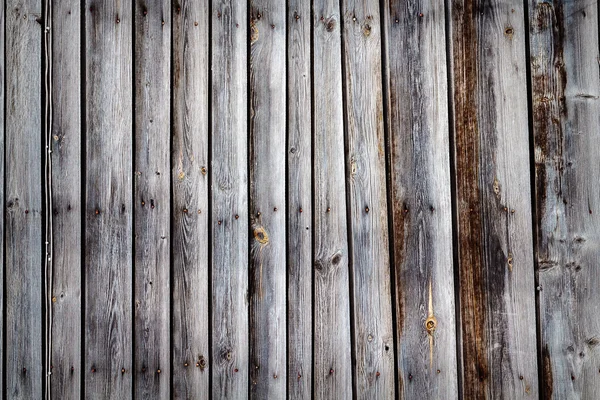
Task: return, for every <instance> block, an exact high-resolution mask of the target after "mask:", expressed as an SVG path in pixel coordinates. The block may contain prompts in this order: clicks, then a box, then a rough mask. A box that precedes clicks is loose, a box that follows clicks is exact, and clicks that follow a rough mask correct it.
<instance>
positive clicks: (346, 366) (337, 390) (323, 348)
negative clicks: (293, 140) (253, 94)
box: [307, 0, 352, 399]
mask: <svg viewBox="0 0 600 400" xmlns="http://www.w3.org/2000/svg"><path fill="white" fill-rule="evenodd" d="M341 60H342V55H341V38H340V9H339V3H338V2H336V1H333V0H315V1H314V2H313V96H314V100H313V101H314V103H313V112H314V117H313V118H314V122H313V124H314V132H313V139H314V144H313V146H314V171H313V185H314V186H313V187H314V209H313V215H314V217H313V219H314V230H315V232H314V255H313V257H314V273H313V277H314V282H313V298H314V305H313V316H314V321H313V332H314V337H313V346H314V348H313V355H314V360H313V385H314V386H313V389H314V396H315V397H316V398H325V399H328V398H341V399H348V398H351V397H352V365H351V339H350V300H349V294H350V289H349V272H348V262H349V253H348V228H347V220H346V185H345V168H344V165H345V159H344V118H343V117H344V116H343V107H342V101H341V99H342V64H341ZM307 226H308V225H307ZM309 227H310V226H309Z"/></svg>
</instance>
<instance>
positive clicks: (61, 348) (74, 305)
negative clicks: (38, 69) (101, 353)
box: [50, 1, 82, 400]
mask: <svg viewBox="0 0 600 400" xmlns="http://www.w3.org/2000/svg"><path fill="white" fill-rule="evenodd" d="M51 29H52V101H53V105H52V107H53V115H52V135H53V138H52V206H53V209H52V214H53V215H52V227H53V231H52V240H53V266H52V270H53V273H54V277H53V287H52V293H51V296H52V354H51V357H52V376H51V386H50V389H51V396H52V398H56V399H73V400H74V399H80V397H81V373H80V371H81V367H82V366H81V341H80V340H73V339H74V338H77V339H78V338H80V337H81V332H82V327H81V284H82V281H81V262H82V232H81V174H82V160H81V145H82V132H81V85H82V82H81V40H82V39H81V5H80V3H79V2H78V1H60V2H55V3H53V6H52V28H51Z"/></svg>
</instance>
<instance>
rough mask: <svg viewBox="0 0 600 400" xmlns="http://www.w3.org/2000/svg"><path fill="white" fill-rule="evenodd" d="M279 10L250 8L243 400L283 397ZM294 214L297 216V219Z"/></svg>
mask: <svg viewBox="0 0 600 400" xmlns="http://www.w3.org/2000/svg"><path fill="white" fill-rule="evenodd" d="M285 13H286V9H285V2H270V1H266V0H251V1H250V45H251V47H250V60H249V67H250V77H249V79H250V88H249V90H250V100H249V101H250V104H249V106H250V120H249V129H250V137H249V143H248V145H249V162H248V163H249V170H248V174H249V179H250V192H249V196H250V197H249V200H250V208H249V209H250V211H249V212H250V230H251V235H252V238H251V239H250V264H249V274H250V286H249V294H248V300H249V303H250V304H249V306H250V321H249V323H250V397H252V398H256V399H263V398H285V395H286V383H287V382H286V379H287V378H286V298H285V293H286V290H285V288H286V286H285V285H286V272H287V270H286V197H285V183H286V174H285V165H286V162H285V159H286V150H285V141H286V106H285V105H286V102H285V98H286V50H285V46H286V17H285ZM298 212H299V211H298Z"/></svg>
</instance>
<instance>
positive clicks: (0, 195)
mask: <svg viewBox="0 0 600 400" xmlns="http://www.w3.org/2000/svg"><path fill="white" fill-rule="evenodd" d="M5 7H6V3H5V6H4V7H0V129H1V130H2V133H1V134H0V205H1V206H2V212H0V237H1V238H2V240H1V241H0V260H2V272H1V273H2V276H0V319H1V320H2V324H3V325H2V326H3V327H4V323H5V321H6V320H5V319H4V302H5V298H6V297H5V295H4V276H5V275H4V265H5V259H4V243H5V240H4V215H5V209H4V207H5V206H6V197H5V196H6V193H5V187H4V165H5V164H4V148H5V147H4V145H5V140H4V138H5V136H6V135H5V133H6V131H5V128H6V125H5V119H4V110H5V104H4V100H5V96H4V93H5V92H6V85H5V81H4V79H5V63H6V57H5V56H6V54H5V53H4V40H5V35H4V34H5V25H6V21H5V15H4V13H5ZM3 379H4V329H0V387H1V388H3V387H5V385H4V380H3Z"/></svg>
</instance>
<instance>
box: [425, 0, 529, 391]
mask: <svg viewBox="0 0 600 400" xmlns="http://www.w3.org/2000/svg"><path fill="white" fill-rule="evenodd" d="M450 12H451V18H450V27H451V38H452V39H451V44H452V64H453V65H452V67H453V70H452V71H453V75H452V80H453V88H454V92H453V99H454V116H455V118H454V119H455V121H454V135H455V137H454V147H455V148H454V151H455V162H456V164H455V170H456V177H455V179H456V194H455V195H456V206H457V211H456V212H457V216H458V243H457V246H458V262H459V265H458V266H457V267H458V269H459V287H460V293H459V302H460V303H459V304H460V324H461V339H462V342H461V350H460V351H461V362H462V371H461V373H462V387H463V392H464V393H463V396H464V397H465V398H469V399H471V398H483V397H485V398H492V397H493V398H502V399H518V398H537V397H538V377H537V363H536V328H535V323H533V321H535V318H536V316H535V304H534V303H535V302H534V295H535V292H534V290H533V288H534V273H533V254H532V251H531V250H532V226H531V223H532V215H531V197H530V194H531V193H530V191H531V189H530V180H529V171H530V170H529V168H530V165H529V157H528V156H529V154H528V149H529V135H528V129H527V126H528V121H527V120H528V117H527V92H526V90H519V88H525V87H526V76H525V74H526V71H525V62H526V60H525V35H526V32H525V28H524V15H523V2H521V1H517V0H511V1H505V0H501V1H500V0H494V1H476V2H471V1H463V0H454V1H453V2H452V4H451V11H450ZM419 18H424V17H419Z"/></svg>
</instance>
